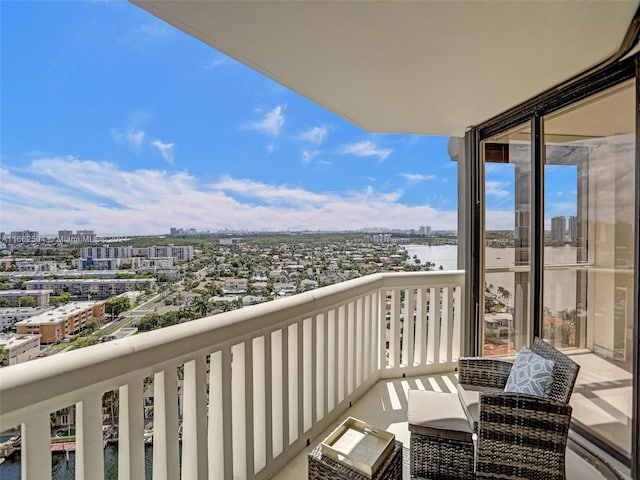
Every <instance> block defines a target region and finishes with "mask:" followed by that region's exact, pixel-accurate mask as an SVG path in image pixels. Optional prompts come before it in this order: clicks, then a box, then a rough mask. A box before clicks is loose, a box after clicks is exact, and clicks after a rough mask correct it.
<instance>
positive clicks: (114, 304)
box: [104, 296, 131, 317]
mask: <svg viewBox="0 0 640 480" xmlns="http://www.w3.org/2000/svg"><path fill="white" fill-rule="evenodd" d="M130 308H131V301H130V300H129V297H127V296H122V297H116V298H110V299H109V300H107V301H106V302H105V304H104V309H105V312H107V313H108V314H109V315H111V316H112V317H116V316H118V315H120V314H121V313H122V312H126V311H127V310H129V309H130Z"/></svg>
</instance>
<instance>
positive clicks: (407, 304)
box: [404, 288, 416, 367]
mask: <svg viewBox="0 0 640 480" xmlns="http://www.w3.org/2000/svg"><path fill="white" fill-rule="evenodd" d="M413 290H414V289H413V288H409V289H407V290H406V293H405V299H404V342H406V344H407V358H406V360H405V361H404V364H405V365H406V366H407V367H413V366H414V364H415V358H414V351H415V350H414V348H415V338H414V328H415V321H416V320H415V307H414V305H415V293H414V291H413Z"/></svg>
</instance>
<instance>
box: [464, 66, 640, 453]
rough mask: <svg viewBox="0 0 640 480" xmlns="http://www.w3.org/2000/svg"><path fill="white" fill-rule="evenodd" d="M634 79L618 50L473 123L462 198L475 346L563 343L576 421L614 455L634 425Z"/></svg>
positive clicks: (510, 348) (495, 349) (627, 445)
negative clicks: (519, 105) (606, 63)
mask: <svg viewBox="0 0 640 480" xmlns="http://www.w3.org/2000/svg"><path fill="white" fill-rule="evenodd" d="M639 61H640V60H639ZM632 67H633V68H632ZM605 84H606V85H607V86H604V85H605ZM571 88H573V90H571ZM637 92H638V87H637V85H636V78H635V66H634V65H633V64H632V63H631V62H630V61H628V62H626V63H623V64H621V65H620V66H616V67H615V68H614V67H612V68H611V69H610V70H607V71H603V72H600V73H598V77H597V78H596V79H595V80H592V79H588V78H587V79H585V80H584V81H582V83H581V84H579V85H578V87H576V86H573V87H567V91H562V92H559V93H558V92H556V95H555V96H554V95H549V96H547V97H545V98H544V99H543V100H541V101H540V102H539V103H538V104H536V103H535V102H532V103H531V104H527V105H526V106H525V108H523V109H522V110H518V109H514V111H513V112H510V113H509V114H505V115H503V116H501V117H499V124H498V122H496V123H495V124H491V123H489V122H488V123H487V124H486V125H483V126H481V127H479V128H478V129H476V130H474V132H473V133H474V135H477V136H478V139H479V143H474V145H476V146H477V147H478V150H477V158H478V160H479V163H478V165H479V167H478V168H477V170H476V171H475V172H474V173H473V174H472V176H473V177H475V178H474V180H473V182H472V185H473V189H477V190H478V192H479V193H478V198H479V201H478V202H477V204H475V203H470V211H471V212H473V215H471V216H472V217H473V218H474V222H475V223H474V224H473V225H475V227H474V231H476V232H478V233H477V234H472V236H471V238H472V242H471V243H472V245H475V246H474V247H473V248H472V251H471V257H470V258H477V259H478V260H477V264H474V265H472V266H471V267H469V268H471V270H470V272H471V273H470V274H469V276H468V278H469V282H470V285H472V286H471V287H470V289H471V291H472V292H473V294H472V301H473V302H474V304H475V305H474V306H475V307H476V312H477V316H476V319H477V322H478V323H477V325H476V326H477V332H478V336H477V337H476V340H477V345H476V347H477V351H478V352H479V353H481V354H482V355H485V356H486V355H494V356H513V355H515V354H516V352H518V351H519V350H520V348H521V347H522V346H524V345H529V344H530V342H531V341H532V337H533V336H539V337H542V338H543V339H544V340H545V341H546V342H548V343H550V344H552V345H554V346H556V347H557V348H559V349H562V350H563V351H565V352H566V353H567V354H568V355H570V356H571V357H572V358H573V359H574V360H575V361H576V362H577V363H578V364H580V365H581V370H580V375H579V377H578V380H577V384H576V387H575V390H574V394H573V397H572V400H571V405H572V406H573V409H574V410H573V426H574V427H575V428H576V429H577V430H578V431H580V432H581V433H583V434H584V435H585V436H586V437H587V438H590V439H591V440H593V441H595V442H596V443H597V444H598V445H599V446H600V447H601V448H604V449H605V450H607V451H608V452H609V453H610V454H613V455H614V456H615V457H617V458H618V459H619V460H621V461H623V462H625V463H629V462H630V461H637V460H635V459H636V458H637V449H638V446H637V441H636V440H634V438H633V436H634V434H637V432H638V431H639V430H640V428H639V427H638V426H637V425H638V413H637V411H638V407H637V402H638V399H637V396H638V392H634V388H637V385H638V382H637V370H638V365H637V363H638V360H634V359H635V358H637V357H634V355H636V356H637V355H638V352H637V351H636V352H635V353H634V349H635V350H637V348H638V342H639V341H638V325H637V322H638V319H637V312H638V306H637V305H636V303H637V302H638V298H637V290H636V289H637V283H638V281H639V280H638V273H639V272H638V271H637V270H638V267H637V265H638V259H637V258H636V256H637V252H638V246H637V245H636V243H637V242H638V240H637V239H638V234H637V232H636V230H637V229H638V214H639V212H638V211H639V208H638V206H637V202H638V200H637V199H638V198H640V194H639V193H638V188H640V187H639V186H638V181H637V179H638V178H639V175H638V172H637V165H638V161H639V160H638V158H639V157H640V153H638V146H637V144H636V142H637V131H638V127H637V125H636V123H637V120H636V118H637V117H636V116H637V115H638V113H637V110H638V100H637V98H638V97H637V95H638V94H637ZM556 97H557V98H556ZM473 189H472V191H473ZM474 249H475V250H474ZM476 269H477V270H476ZM474 272H477V273H474ZM634 425H635V426H634Z"/></svg>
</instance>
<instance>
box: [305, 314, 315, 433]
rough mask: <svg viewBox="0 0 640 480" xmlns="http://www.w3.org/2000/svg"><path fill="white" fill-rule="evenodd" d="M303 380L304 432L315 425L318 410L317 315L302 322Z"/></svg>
mask: <svg viewBox="0 0 640 480" xmlns="http://www.w3.org/2000/svg"><path fill="white" fill-rule="evenodd" d="M302 339H303V348H302V382H303V389H304V399H303V405H304V408H303V412H304V418H303V421H302V433H304V432H307V431H309V429H311V427H312V426H313V417H314V415H315V412H316V396H315V395H314V391H313V390H314V389H315V387H316V355H317V354H316V328H315V317H311V318H306V319H305V320H304V321H303V322H302Z"/></svg>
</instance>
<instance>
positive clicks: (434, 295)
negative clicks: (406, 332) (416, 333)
mask: <svg viewBox="0 0 640 480" xmlns="http://www.w3.org/2000/svg"><path fill="white" fill-rule="evenodd" d="M427 298H428V299H429V314H428V319H429V320H428V334H427V341H428V347H427V361H428V362H429V363H431V364H433V365H435V364H437V363H439V361H440V359H439V354H440V289H439V288H434V287H431V288H429V289H428V294H427Z"/></svg>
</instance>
